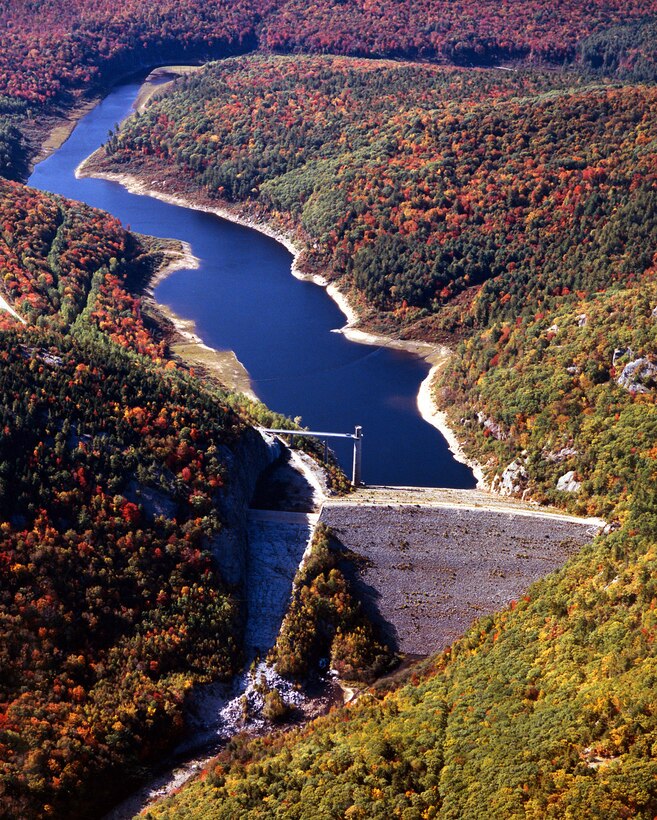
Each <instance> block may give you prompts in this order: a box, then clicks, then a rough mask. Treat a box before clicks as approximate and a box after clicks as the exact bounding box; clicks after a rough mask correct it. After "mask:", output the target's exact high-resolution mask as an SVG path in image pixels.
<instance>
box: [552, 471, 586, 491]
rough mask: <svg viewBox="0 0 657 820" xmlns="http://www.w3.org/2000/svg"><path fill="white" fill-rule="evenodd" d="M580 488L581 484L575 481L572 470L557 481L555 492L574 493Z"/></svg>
mask: <svg viewBox="0 0 657 820" xmlns="http://www.w3.org/2000/svg"><path fill="white" fill-rule="evenodd" d="M581 486H582V484H581V482H579V481H576V479H575V471H574V470H569V471H568V472H567V473H564V474H563V475H562V476H561V477H560V478H559V480H558V481H557V490H559V491H560V492H562V493H576V492H577V491H578V490H579V488H580V487H581Z"/></svg>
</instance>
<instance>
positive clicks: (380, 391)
mask: <svg viewBox="0 0 657 820" xmlns="http://www.w3.org/2000/svg"><path fill="white" fill-rule="evenodd" d="M139 88H140V83H137V82H132V83H129V84H124V85H121V86H117V87H116V88H115V89H114V90H113V91H112V92H111V93H110V94H109V95H108V96H107V97H106V98H105V99H104V100H103V101H102V102H101V103H99V105H98V106H97V107H96V108H94V109H93V111H91V112H90V113H89V114H87V115H86V116H85V117H84V118H83V119H81V120H80V122H79V123H78V125H77V127H76V128H75V130H74V132H73V134H72V135H71V137H70V138H69V139H68V140H67V141H66V142H65V143H64V145H63V146H62V147H61V148H60V149H59V150H58V151H57V152H55V153H54V154H53V155H52V156H50V157H49V158H48V159H46V160H44V161H43V162H41V163H39V164H38V165H37V166H36V168H35V170H34V172H33V174H32V176H31V177H30V179H29V184H30V185H32V186H34V187H36V188H40V189H42V190H46V191H51V192H54V193H58V194H63V195H65V196H67V197H70V198H72V199H76V200H80V201H83V202H86V203H88V204H89V205H92V206H95V207H97V208H102V209H103V210H106V211H109V212H110V213H111V214H113V215H114V216H116V217H118V218H119V219H120V220H121V221H122V222H123V224H124V225H126V226H128V227H129V228H131V229H132V230H133V231H138V232H140V233H145V234H151V235H154V236H159V237H171V238H174V239H179V240H184V241H186V242H188V243H189V244H190V245H191V247H192V250H193V253H194V255H195V256H196V257H198V258H199V260H200V267H199V268H198V270H180V271H177V272H176V273H174V274H172V275H171V276H170V277H168V278H167V279H165V280H164V281H163V282H161V283H160V284H159V285H158V286H157V288H156V290H155V298H156V299H157V301H159V302H160V303H162V304H165V305H167V306H168V307H170V308H171V309H172V310H173V311H174V312H175V313H176V314H177V315H178V316H181V317H183V318H186V319H192V320H194V322H195V324H196V328H197V333H198V334H199V335H200V336H201V337H202V339H203V341H204V342H205V343H206V344H208V345H209V346H211V347H215V348H217V349H225V350H233V351H235V353H236V355H237V357H238V359H239V360H240V361H241V362H242V363H243V364H244V366H245V367H246V369H247V370H248V372H249V374H250V376H251V380H252V384H253V387H254V389H255V391H256V393H257V394H258V396H259V398H261V399H262V400H263V401H264V402H265V403H266V404H267V405H268V406H269V407H271V409H272V410H276V411H278V412H282V413H286V414H288V415H290V416H301V417H302V422H303V424H304V425H306V426H307V427H309V428H310V429H313V430H332V431H337V432H348V431H351V430H353V428H354V426H355V425H356V424H360V425H362V426H363V428H364V434H365V439H364V447H363V479H364V481H366V482H367V483H368V484H393V485H409V486H440V487H454V488H462V489H467V488H471V487H474V485H475V480H474V478H473V475H472V472H471V471H470V470H469V469H468V468H467V467H465V466H464V465H463V464H460V463H459V462H457V461H456V460H455V459H454V457H453V456H452V454H451V453H450V451H449V449H448V447H447V443H446V442H445V440H444V439H443V437H442V436H441V435H440V433H439V432H438V431H437V430H436V429H435V428H434V427H432V426H431V425H429V424H428V423H427V422H425V421H424V420H423V419H422V417H421V416H420V414H419V412H418V409H417V405H416V396H417V392H418V389H419V386H420V383H421V382H422V380H423V379H424V378H425V377H426V375H427V373H428V371H429V366H428V365H427V364H426V363H425V362H424V361H422V360H420V359H418V358H417V357H416V356H414V355H412V354H410V353H406V352H402V351H396V350H390V349H389V348H380V347H376V346H368V345H361V344H355V343H353V342H350V341H348V340H347V339H346V338H345V337H344V336H343V335H342V334H340V333H338V332H336V331H337V330H338V329H339V328H340V327H342V326H343V325H344V321H345V320H344V316H343V314H342V313H341V311H340V310H339V309H338V307H337V305H336V304H335V303H334V302H333V301H332V300H331V299H330V297H329V296H328V295H327V294H326V292H325V291H324V290H323V289H322V288H319V287H317V286H316V285H314V284H311V283H309V282H302V281H299V280H298V279H296V278H294V277H293V276H291V275H290V268H291V262H292V257H291V255H290V253H289V252H288V251H287V250H286V248H284V247H283V246H282V245H281V244H279V243H278V242H276V241H275V240H273V239H270V238H269V237H267V236H264V235H263V234H261V233H258V232H257V231H255V230H252V229H250V228H246V227H243V226H240V225H236V224H234V223H232V222H228V221H226V220H223V219H220V218H218V217H216V216H214V215H212V214H208V213H203V212H201V211H197V210H193V209H190V208H185V207H180V206H176V205H170V204H167V203H164V202H161V201H158V200H155V199H153V198H150V197H146V196H138V195H135V194H131V193H129V192H128V191H126V190H125V189H124V188H123V187H122V186H120V185H118V184H117V183H114V182H108V181H105V180H99V179H89V178H83V179H76V177H75V169H76V167H77V166H78V165H79V164H80V162H82V160H84V159H85V158H86V157H87V156H88V155H89V154H91V153H92V152H93V151H95V150H96V149H97V148H98V147H99V146H100V145H101V144H102V143H103V142H104V141H105V140H106V138H107V134H108V131H109V130H110V129H111V128H113V127H114V126H115V124H116V123H118V122H120V121H121V120H122V119H123V118H124V117H126V116H127V115H128V114H129V113H130V111H131V110H132V105H133V102H134V100H135V98H136V96H137V93H138V91H139ZM335 450H336V453H337V455H338V457H339V459H340V461H341V462H342V464H343V466H344V467H345V469H346V470H347V472H349V460H350V453H349V446H348V445H347V446H346V447H343V449H340V447H339V446H336V447H335Z"/></svg>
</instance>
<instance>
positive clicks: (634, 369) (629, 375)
mask: <svg viewBox="0 0 657 820" xmlns="http://www.w3.org/2000/svg"><path fill="white" fill-rule="evenodd" d="M618 384H619V385H620V386H621V387H624V388H625V389H626V390H629V391H630V393H647V392H648V391H649V390H651V389H654V388H655V387H656V386H657V365H656V364H654V362H651V361H649V360H648V359H635V360H634V361H633V362H629V364H626V365H625V367H624V368H623V372H622V373H621V374H620V376H619V377H618Z"/></svg>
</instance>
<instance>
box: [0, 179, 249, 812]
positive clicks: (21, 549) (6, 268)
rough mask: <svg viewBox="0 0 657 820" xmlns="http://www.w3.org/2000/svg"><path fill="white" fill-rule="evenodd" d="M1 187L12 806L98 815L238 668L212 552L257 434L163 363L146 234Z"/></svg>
mask: <svg viewBox="0 0 657 820" xmlns="http://www.w3.org/2000/svg"><path fill="white" fill-rule="evenodd" d="M1 192H2V198H1V203H2V220H0V224H1V225H2V234H1V237H0V272H1V274H2V277H3V280H4V287H5V293H6V294H7V296H8V297H10V298H11V300H12V301H13V302H14V304H15V306H16V308H17V310H18V311H19V313H20V314H22V315H23V316H24V317H25V318H26V319H27V320H28V323H27V324H26V325H22V324H21V323H20V322H19V321H18V320H17V319H14V318H13V317H11V316H10V314H8V313H6V312H3V313H2V326H1V332H0V359H1V360H2V367H1V368H0V415H1V416H2V418H1V419H0V509H1V510H2V521H1V522H0V529H2V545H1V547H0V589H1V590H2V592H1V593H0V622H1V625H2V626H1V631H2V635H3V640H2V644H1V645H2V649H1V651H0V665H1V667H2V675H0V679H1V683H0V689H1V697H0V700H1V701H2V710H1V715H0V806H1V808H0V815H1V816H3V817H12V818H13V817H37V816H71V817H75V816H88V812H89V811H90V809H91V807H93V806H97V805H102V804H103V802H106V801H108V799H115V797H116V790H117V782H118V777H119V775H120V776H121V777H122V778H123V785H122V786H119V787H118V788H125V786H126V784H127V783H128V782H129V780H130V778H131V777H135V776H137V777H138V775H139V771H140V766H141V765H142V764H143V763H145V762H147V761H148V760H149V759H151V758H152V757H153V756H154V755H155V754H156V753H161V752H162V750H164V749H166V748H167V747H168V746H170V744H171V742H172V741H173V740H174V739H175V737H176V736H177V735H178V734H179V733H180V731H181V728H182V705H183V700H184V697H185V694H186V692H187V691H188V690H189V688H190V687H191V685H192V684H193V683H194V682H196V681H199V680H208V679H214V678H217V677H223V678H227V677H230V676H231V675H233V674H234V673H235V672H236V671H237V670H238V669H239V666H240V646H241V637H240V636H241V627H242V624H241V617H242V613H241V612H240V607H239V604H238V602H237V600H236V598H235V591H234V590H228V589H227V588H226V587H225V585H224V584H223V582H222V580H221V578H220V577H219V574H218V571H217V567H216V563H215V562H214V561H213V560H211V558H210V556H209V553H208V552H207V549H208V546H209V543H210V542H209V539H210V538H212V537H214V536H215V534H216V533H218V532H219V531H220V530H221V528H222V521H221V517H220V515H219V513H218V509H219V507H218V501H219V500H220V499H221V497H222V493H223V491H224V488H225V487H226V486H230V482H231V475H230V466H229V465H230V461H231V459H232V458H233V456H232V455H231V450H234V449H235V447H237V446H239V444H240V442H241V441H243V439H244V437H245V436H248V435H249V432H248V430H247V428H246V426H245V424H244V422H243V421H242V420H241V419H240V418H238V416H237V415H236V414H235V413H234V412H233V411H232V410H231V409H229V407H228V406H227V405H226V404H225V402H224V401H222V399H221V395H220V394H216V393H213V392H212V391H211V390H208V389H204V388H203V387H201V385H200V384H199V383H198V381H196V380H194V379H193V378H192V377H190V376H189V375H187V374H186V373H185V372H184V371H182V370H180V369H178V368H176V367H174V366H173V364H172V363H171V364H169V365H167V364H166V362H165V361H163V360H162V359H161V358H160V357H161V356H162V354H163V342H161V341H158V340H156V338H155V337H154V336H153V335H152V334H151V333H150V331H149V329H148V327H147V326H146V324H145V323H144V320H143V317H142V309H141V299H140V297H139V296H137V295H135V294H134V293H132V292H131V287H130V282H133V284H134V283H135V282H136V283H139V284H141V280H142V279H143V276H144V268H147V269H150V264H152V262H153V259H152V258H151V257H150V256H149V253H148V252H147V250H146V249H145V248H144V247H142V246H141V245H140V240H138V239H137V238H136V237H134V236H132V235H130V234H128V233H126V231H125V230H123V229H122V228H121V227H120V225H119V223H118V222H117V221H116V220H115V219H113V218H111V217H109V216H107V214H103V213H101V212H98V211H94V210H92V209H91V208H87V207H85V206H81V205H78V204H76V203H72V202H69V201H67V200H65V199H62V198H61V197H54V196H49V195H47V194H43V193H40V192H37V191H34V190H32V189H29V188H25V187H24V186H21V185H17V184H14V183H1ZM156 258H157V257H156ZM140 354H141V355H140ZM143 354H146V355H143ZM126 778H127V779H126Z"/></svg>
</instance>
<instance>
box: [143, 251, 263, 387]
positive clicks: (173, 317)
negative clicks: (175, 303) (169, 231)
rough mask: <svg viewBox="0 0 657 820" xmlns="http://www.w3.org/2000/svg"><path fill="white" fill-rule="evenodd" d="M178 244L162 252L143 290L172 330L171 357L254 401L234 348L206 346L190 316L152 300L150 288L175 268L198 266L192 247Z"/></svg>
mask: <svg viewBox="0 0 657 820" xmlns="http://www.w3.org/2000/svg"><path fill="white" fill-rule="evenodd" d="M180 244H181V250H180V251H173V250H170V251H168V252H167V253H166V261H165V262H164V264H163V265H161V266H160V267H159V268H158V269H157V270H156V271H155V272H154V273H153V275H152V276H151V278H150V279H149V280H148V283H147V285H146V288H145V290H144V293H145V295H146V297H147V298H148V299H149V300H150V301H151V302H152V304H153V306H154V307H155V309H156V311H157V312H158V313H160V314H162V315H163V316H164V318H165V319H167V320H168V321H169V322H170V323H171V324H172V325H173V327H174V329H175V337H174V339H173V340H172V341H171V342H170V344H169V349H170V351H171V353H172V354H173V355H174V356H177V357H179V358H181V359H183V360H184V361H185V362H186V363H187V364H189V365H191V366H192V367H197V368H198V367H200V368H202V369H204V370H207V371H209V372H210V374H211V375H213V376H216V377H217V378H218V379H219V380H220V381H221V383H222V384H224V385H226V386H227V387H229V388H230V389H231V390H235V391H236V392H238V393H243V394H244V395H245V396H248V398H250V399H253V400H254V401H257V400H258V397H257V396H256V394H255V391H254V390H253V385H252V384H251V378H250V376H249V373H248V371H247V369H246V368H245V367H244V365H243V364H242V362H241V361H240V360H239V359H238V358H237V356H236V355H235V353H234V351H232V350H217V349H216V348H214V347H210V346H209V345H206V344H205V342H204V341H203V339H202V338H201V337H200V336H199V335H198V333H197V332H196V323H195V322H194V320H193V319H183V318H182V317H181V316H178V314H177V313H175V312H174V311H173V310H171V308H170V307H168V306H167V305H163V304H161V303H160V302H157V301H156V300H155V297H154V295H153V293H154V290H155V288H156V287H157V285H158V284H159V283H160V282H162V281H163V280H164V279H166V278H167V276H170V275H171V274H172V273H174V272H175V271H177V270H196V269H197V268H198V267H199V260H198V259H197V257H196V256H194V253H193V251H192V246H191V245H190V244H189V243H188V242H184V241H183V242H181V243H180Z"/></svg>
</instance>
